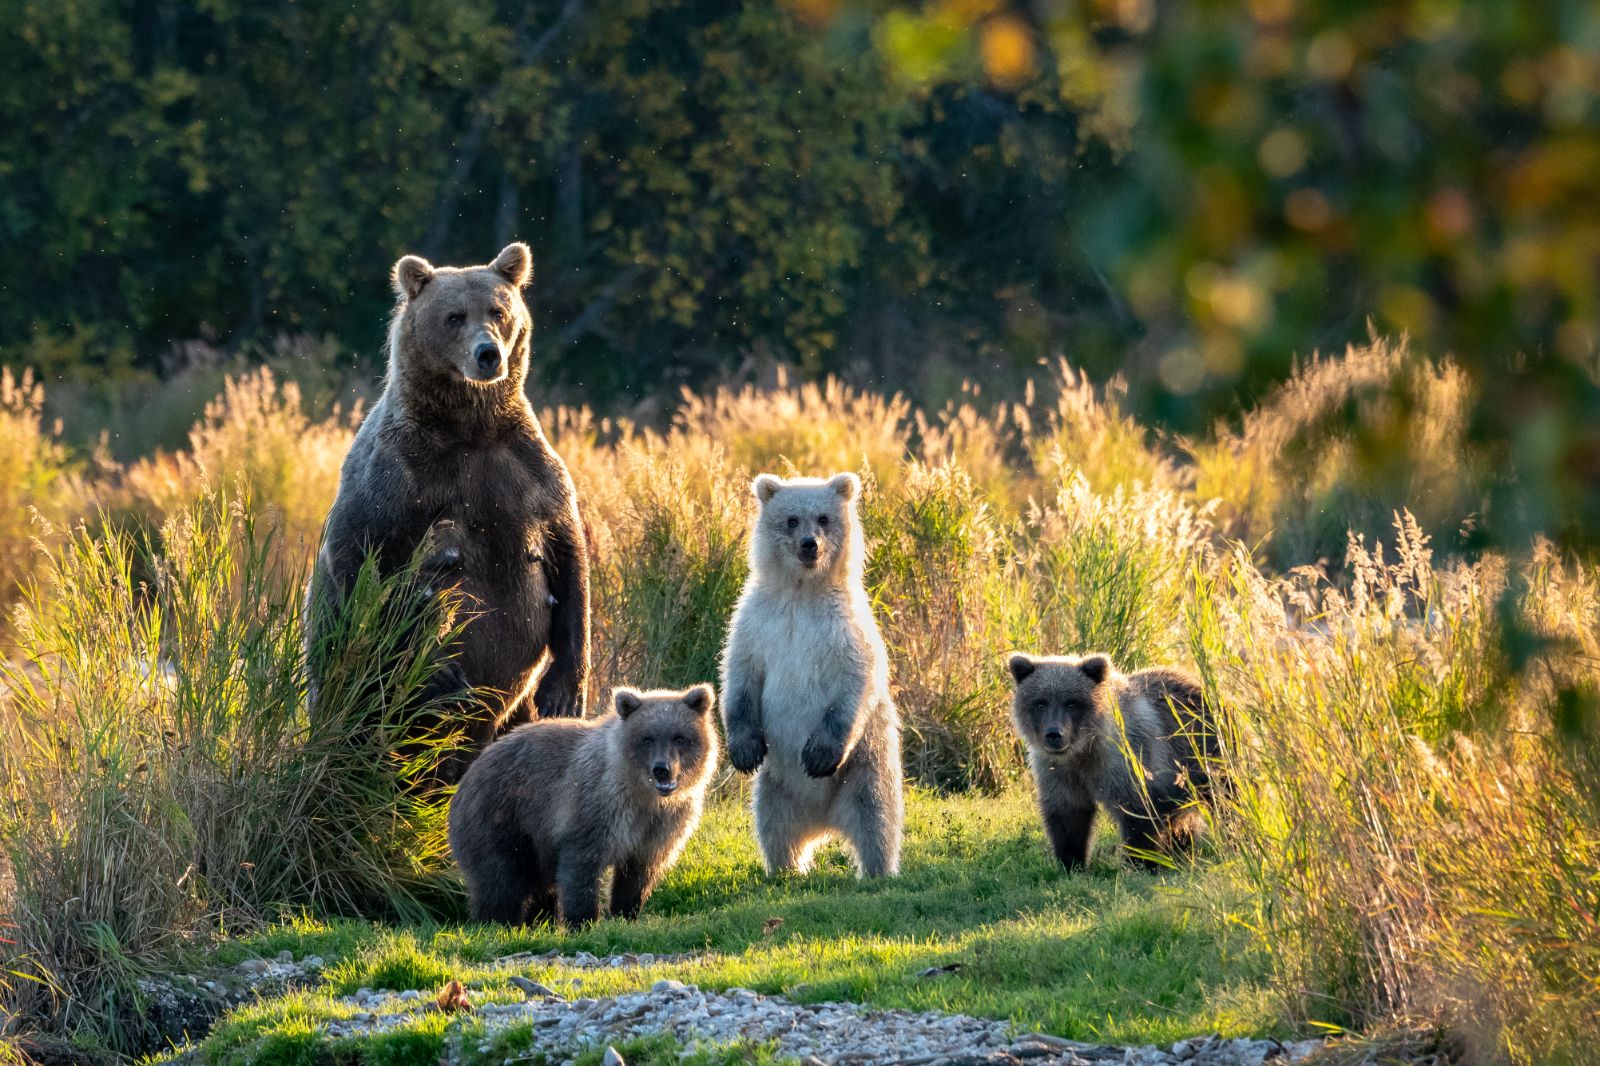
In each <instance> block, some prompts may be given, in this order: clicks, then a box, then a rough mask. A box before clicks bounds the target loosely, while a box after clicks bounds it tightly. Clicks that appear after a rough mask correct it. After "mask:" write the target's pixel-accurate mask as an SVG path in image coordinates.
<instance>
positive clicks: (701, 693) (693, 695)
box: [683, 685, 717, 714]
mask: <svg viewBox="0 0 1600 1066" xmlns="http://www.w3.org/2000/svg"><path fill="white" fill-rule="evenodd" d="M716 698H717V697H716V695H715V693H713V692H712V691H711V686H710V685H696V686H695V687H694V688H692V689H690V690H689V691H688V692H685V693H684V694H683V705H684V706H685V707H687V708H689V709H690V710H691V711H693V712H694V713H695V714H705V713H706V712H707V711H709V710H710V709H711V704H712V703H714V702H715V701H716Z"/></svg>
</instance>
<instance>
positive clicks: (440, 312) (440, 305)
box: [394, 244, 533, 385]
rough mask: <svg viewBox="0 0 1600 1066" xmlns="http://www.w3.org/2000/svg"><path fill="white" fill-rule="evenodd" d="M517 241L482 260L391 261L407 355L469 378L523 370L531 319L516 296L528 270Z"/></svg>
mask: <svg viewBox="0 0 1600 1066" xmlns="http://www.w3.org/2000/svg"><path fill="white" fill-rule="evenodd" d="M532 262H533V261H532V257H531V256H530V255H529V253H528V248H527V246H526V245H523V244H512V245H508V246H506V248H505V250H504V251H502V252H501V253H500V255H499V256H498V257H497V258H496V259H495V261H494V262H493V263H490V264H489V265H488V266H483V267H467V268H465V269H457V268H455V267H435V266H433V265H432V264H431V263H429V262H428V261H427V260H425V259H422V258H420V257H418V256H414V255H408V256H406V257H405V258H404V259H401V260H400V261H399V262H398V263H396V264H395V267H394V288H395V293H396V294H397V295H398V296H399V297H400V299H401V301H402V304H401V307H400V310H399V312H398V314H399V316H400V318H399V322H398V324H397V328H398V329H399V330H400V333H401V335H402V338H403V340H404V342H405V350H406V351H407V353H409V355H410V356H411V358H413V359H417V360H421V361H424V362H425V363H426V369H427V370H428V371H429V372H431V373H432V374H435V375H441V376H445V377H453V378H456V379H459V380H464V381H467V382H469V383H471V384H474V385H495V384H498V383H500V382H502V381H505V380H507V379H508V378H511V377H515V378H517V379H518V380H520V379H521V377H522V376H524V373H525V371H526V367H525V366H523V365H521V364H522V363H525V362H526V360H527V352H528V344H527V340H528V333H529V330H530V323H531V320H530V318H529V316H528V307H527V305H526V304H525V303H524V302H523V299H522V289H523V286H525V285H527V283H528V279H529V277H530V276H531V273H532V269H533V267H532Z"/></svg>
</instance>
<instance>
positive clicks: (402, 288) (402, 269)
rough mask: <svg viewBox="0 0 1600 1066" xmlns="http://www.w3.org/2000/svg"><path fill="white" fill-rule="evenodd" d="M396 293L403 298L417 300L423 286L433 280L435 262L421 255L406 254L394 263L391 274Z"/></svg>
mask: <svg viewBox="0 0 1600 1066" xmlns="http://www.w3.org/2000/svg"><path fill="white" fill-rule="evenodd" d="M389 280H390V282H391V283H392V284H393V285H394V294H395V295H396V296H398V297H400V298H401V299H402V300H415V299H416V298H417V294H418V293H420V292H421V291H422V287H423V286H424V285H426V284H428V282H430V281H432V280H433V264H432V263H430V262H428V261H427V260H426V259H424V258H422V256H420V255H405V256H401V257H400V261H399V262H398V263H396V264H395V265H394V273H393V274H391V275H390V278H389Z"/></svg>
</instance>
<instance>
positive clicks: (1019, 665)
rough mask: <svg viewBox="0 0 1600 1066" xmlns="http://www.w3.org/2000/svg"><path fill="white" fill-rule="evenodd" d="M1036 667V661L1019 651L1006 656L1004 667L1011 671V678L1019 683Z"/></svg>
mask: <svg viewBox="0 0 1600 1066" xmlns="http://www.w3.org/2000/svg"><path fill="white" fill-rule="evenodd" d="M1038 668H1039V664H1038V663H1036V662H1034V661H1033V660H1032V659H1030V658H1029V657H1028V656H1026V655H1024V654H1022V653H1021V652H1020V651H1014V652H1012V653H1011V654H1010V655H1009V656H1007V657H1006V669H1007V670H1010V671H1011V680H1012V681H1015V682H1016V683H1017V684H1019V685H1020V684H1022V682H1023V681H1024V680H1026V679H1027V678H1028V676H1029V675H1031V674H1032V673H1033V672H1034V671H1035V670H1037V669H1038Z"/></svg>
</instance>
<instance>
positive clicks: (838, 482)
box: [828, 474, 861, 500]
mask: <svg viewBox="0 0 1600 1066" xmlns="http://www.w3.org/2000/svg"><path fill="white" fill-rule="evenodd" d="M828 487H829V488H830V489H832V490H833V491H834V492H837V493H838V494H839V495H841V496H843V497H844V498H845V499H847V500H853V499H855V498H856V496H857V495H859V494H860V492H861V479H860V478H858V477H856V476H855V475H854V474H835V475H833V477H832V478H830V479H829V481H828Z"/></svg>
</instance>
